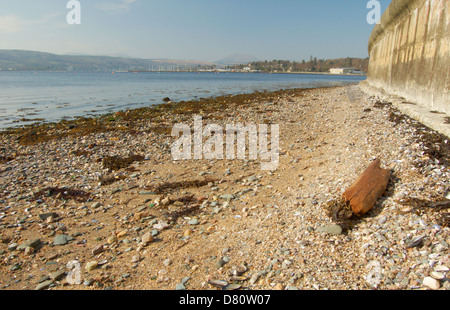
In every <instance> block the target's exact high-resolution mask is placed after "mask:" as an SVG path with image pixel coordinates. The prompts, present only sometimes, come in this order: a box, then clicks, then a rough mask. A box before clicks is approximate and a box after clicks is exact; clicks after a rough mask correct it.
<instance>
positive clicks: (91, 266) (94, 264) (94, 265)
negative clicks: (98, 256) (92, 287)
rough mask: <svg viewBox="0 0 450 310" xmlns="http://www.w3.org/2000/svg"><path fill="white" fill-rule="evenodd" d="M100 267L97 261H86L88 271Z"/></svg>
mask: <svg viewBox="0 0 450 310" xmlns="http://www.w3.org/2000/svg"><path fill="white" fill-rule="evenodd" d="M97 267H98V262H97V261H91V262H88V263H86V267H85V268H86V271H88V272H89V271H93V270H95V269H96V268H97Z"/></svg>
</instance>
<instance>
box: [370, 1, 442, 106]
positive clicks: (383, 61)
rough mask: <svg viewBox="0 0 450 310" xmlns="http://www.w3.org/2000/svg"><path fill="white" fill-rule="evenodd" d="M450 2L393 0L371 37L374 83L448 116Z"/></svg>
mask: <svg viewBox="0 0 450 310" xmlns="http://www.w3.org/2000/svg"><path fill="white" fill-rule="evenodd" d="M449 2H450V0H393V1H392V2H391V4H390V5H389V7H388V9H387V10H386V12H385V13H384V14H383V16H382V18H381V23H380V24H378V25H376V26H375V28H374V30H373V32H372V34H371V37H370V39H369V55H370V63H369V71H368V75H367V83H368V84H369V85H370V86H372V87H375V88H378V89H382V90H383V91H384V92H386V93H388V94H395V95H397V96H401V97H403V98H404V99H406V100H405V101H408V102H411V103H414V104H416V105H419V106H420V107H421V108H425V109H428V110H429V111H434V112H441V113H446V114H449V115H450V99H449V98H450V96H449V85H450V14H449V13H450V12H449Z"/></svg>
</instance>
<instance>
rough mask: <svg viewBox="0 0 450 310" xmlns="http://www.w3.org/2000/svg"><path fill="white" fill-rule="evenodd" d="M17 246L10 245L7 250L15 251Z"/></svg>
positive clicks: (15, 244)
mask: <svg viewBox="0 0 450 310" xmlns="http://www.w3.org/2000/svg"><path fill="white" fill-rule="evenodd" d="M18 246H19V244H18V243H11V244H10V245H8V250H10V251H14V250H16V249H17V247H18Z"/></svg>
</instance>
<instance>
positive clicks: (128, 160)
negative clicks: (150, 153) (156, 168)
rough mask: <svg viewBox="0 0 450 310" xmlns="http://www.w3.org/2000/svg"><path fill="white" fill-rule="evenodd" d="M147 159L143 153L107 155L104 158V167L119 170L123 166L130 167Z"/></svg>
mask: <svg viewBox="0 0 450 310" xmlns="http://www.w3.org/2000/svg"><path fill="white" fill-rule="evenodd" d="M144 159H145V157H144V156H142V155H131V156H129V157H120V156H106V157H104V158H103V159H102V164H103V168H105V169H110V170H112V171H117V170H120V169H122V168H128V167H129V166H130V165H131V164H133V163H134V162H137V161H143V160H144Z"/></svg>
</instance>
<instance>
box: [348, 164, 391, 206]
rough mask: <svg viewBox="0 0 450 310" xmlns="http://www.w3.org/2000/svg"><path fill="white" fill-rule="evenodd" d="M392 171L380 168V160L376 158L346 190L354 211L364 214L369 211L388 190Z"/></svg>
mask: <svg viewBox="0 0 450 310" xmlns="http://www.w3.org/2000/svg"><path fill="white" fill-rule="evenodd" d="M390 175H391V172H390V171H389V170H387V169H382V168H380V160H379V159H376V160H374V161H373V162H372V163H371V164H370V165H369V167H367V169H366V170H364V171H363V173H361V175H360V176H359V177H358V179H357V180H356V181H355V182H354V183H353V184H352V185H351V186H350V187H349V188H348V189H347V190H346V191H345V192H344V194H343V199H345V200H346V201H348V202H349V203H350V205H351V207H352V210H353V213H355V214H356V215H363V214H365V213H367V212H369V211H370V210H371V209H372V208H373V206H374V205H375V203H376V201H377V200H378V199H379V198H380V197H381V196H382V195H383V193H384V192H385V191H386V188H387V185H388V182H389V177H390Z"/></svg>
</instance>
